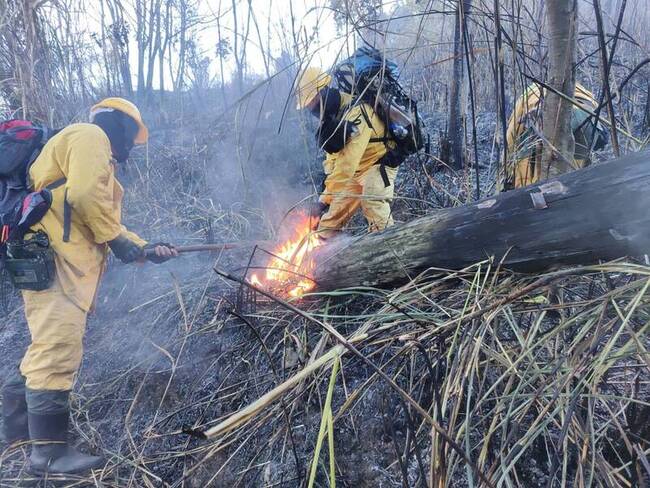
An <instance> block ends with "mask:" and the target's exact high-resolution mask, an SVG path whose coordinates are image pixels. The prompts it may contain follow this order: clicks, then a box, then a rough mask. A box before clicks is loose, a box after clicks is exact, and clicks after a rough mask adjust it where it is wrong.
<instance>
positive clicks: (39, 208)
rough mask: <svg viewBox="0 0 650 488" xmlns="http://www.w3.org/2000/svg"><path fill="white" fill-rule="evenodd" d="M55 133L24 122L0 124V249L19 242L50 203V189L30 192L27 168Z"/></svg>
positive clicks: (15, 121)
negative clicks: (16, 240)
mask: <svg viewBox="0 0 650 488" xmlns="http://www.w3.org/2000/svg"><path fill="white" fill-rule="evenodd" d="M56 132H58V131H54V130H51V129H48V128H47V127H43V126H39V125H36V124H34V123H32V122H29V121H27V120H18V119H13V120H6V121H2V122H0V247H4V246H2V245H3V244H4V243H6V242H7V241H8V240H10V239H22V236H23V234H24V232H25V231H26V230H27V229H28V228H29V226H31V225H34V224H35V223H36V222H38V221H39V220H40V219H41V218H42V217H43V215H45V212H47V210H48V209H49V207H50V205H51V204H52V196H51V194H50V190H51V189H52V188H48V189H45V190H42V191H40V192H36V193H34V192H32V190H31V188H30V183H29V169H30V167H31V166H32V164H33V163H34V161H35V160H36V158H37V157H38V155H39V153H40V152H41V149H42V148H43V146H44V145H45V143H46V142H47V141H48V140H49V139H50V138H51V137H52V136H53V135H54V134H56ZM56 183H58V182H55V184H54V186H58V185H56ZM63 183H64V182H63ZM50 186H51V187H52V186H53V185H50Z"/></svg>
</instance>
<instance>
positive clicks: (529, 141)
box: [500, 83, 597, 189]
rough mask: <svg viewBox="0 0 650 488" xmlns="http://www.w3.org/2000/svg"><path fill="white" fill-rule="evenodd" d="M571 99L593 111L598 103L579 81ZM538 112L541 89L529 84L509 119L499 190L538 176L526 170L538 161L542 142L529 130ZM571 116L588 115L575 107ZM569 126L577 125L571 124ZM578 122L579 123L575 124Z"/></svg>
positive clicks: (575, 117)
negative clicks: (505, 163)
mask: <svg viewBox="0 0 650 488" xmlns="http://www.w3.org/2000/svg"><path fill="white" fill-rule="evenodd" d="M574 98H575V100H576V101H577V102H578V103H580V104H581V105H582V106H584V107H585V108H587V109H589V110H594V109H595V108H596V106H597V104H596V100H595V99H594V96H593V94H592V93H591V92H590V91H589V90H587V89H586V88H585V87H584V86H582V85H581V84H580V83H576V88H575V94H574ZM539 112H540V88H539V86H538V85H536V84H532V85H530V86H529V87H528V88H526V90H525V91H524V93H523V94H522V95H521V96H520V97H519V98H518V99H517V102H516V103H515V108H514V110H513V111H512V115H511V116H510V120H509V121H508V129H507V131H506V145H507V148H508V162H507V165H506V167H505V168H503V172H502V175H501V178H500V179H501V184H500V186H501V187H502V188H500V189H509V188H512V187H513V186H514V187H519V186H526V185H528V184H531V183H535V182H536V181H537V180H538V179H539V177H540V175H539V174H538V173H539V171H530V170H529V169H527V167H528V165H529V164H533V165H535V164H537V165H539V164H541V152H542V142H541V140H540V139H539V137H538V136H537V134H535V132H534V131H532V130H530V128H531V127H532V126H533V125H536V124H537V121H538V120H540V119H541V115H542V114H541V113H539ZM572 117H573V119H574V120H575V119H584V118H585V117H588V114H586V113H585V112H583V111H581V110H580V109H578V108H577V107H574V109H573V115H572ZM576 122H577V121H576ZM572 125H576V124H573V123H572ZM577 125H580V124H579V123H578V124H577ZM577 156H578V155H577ZM579 156H580V159H584V156H582V155H579ZM531 158H532V159H531ZM577 163H578V167H581V166H582V165H583V164H586V162H584V161H579V162H578V161H577ZM522 168H523V169H522Z"/></svg>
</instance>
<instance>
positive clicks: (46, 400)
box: [27, 389, 105, 475]
mask: <svg viewBox="0 0 650 488" xmlns="http://www.w3.org/2000/svg"><path fill="white" fill-rule="evenodd" d="M68 396H69V392H61V391H46V390H29V389H28V390H27V405H28V413H27V415H28V421H29V437H30V439H31V441H32V442H33V444H32V453H31V456H30V457H29V463H28V465H27V471H28V472H30V473H32V474H35V475H42V474H45V473H49V474H80V473H84V472H87V471H90V470H91V469H99V468H102V467H103V466H104V464H105V461H104V459H103V458H101V457H99V456H89V455H87V454H83V453H81V452H79V451H77V450H76V449H74V448H72V447H70V446H69V444H68V424H69V419H70V411H69V407H68Z"/></svg>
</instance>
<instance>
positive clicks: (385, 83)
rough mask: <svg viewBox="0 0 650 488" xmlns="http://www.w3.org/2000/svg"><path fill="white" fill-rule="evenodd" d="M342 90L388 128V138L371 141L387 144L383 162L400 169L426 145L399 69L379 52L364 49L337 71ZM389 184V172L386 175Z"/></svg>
mask: <svg viewBox="0 0 650 488" xmlns="http://www.w3.org/2000/svg"><path fill="white" fill-rule="evenodd" d="M334 77H335V78H336V81H337V85H338V88H339V89H340V90H341V91H343V92H346V93H350V94H351V95H352V96H353V99H354V100H355V102H354V103H359V102H365V103H367V104H368V105H370V106H372V107H373V108H374V109H375V111H376V113H377V115H379V117H380V118H381V119H382V121H383V122H384V124H385V126H386V135H385V136H384V137H382V138H373V139H371V140H370V141H371V142H383V143H384V144H386V148H387V151H388V152H387V153H386V155H385V156H384V157H383V158H382V159H381V161H380V162H379V163H380V164H381V165H382V169H383V166H389V167H393V168H395V167H397V166H399V165H400V164H401V163H402V162H404V160H405V159H406V158H407V157H408V156H410V155H411V154H415V153H417V152H418V151H420V150H421V149H422V148H423V147H424V146H425V141H424V136H423V130H422V129H423V125H424V124H423V122H422V120H421V119H420V116H419V115H418V109H417V103H416V102H415V100H413V99H412V98H411V97H409V96H408V95H407V94H406V92H405V91H404V89H403V88H402V86H401V85H400V84H399V82H398V79H399V68H398V67H397V65H396V64H395V63H394V62H392V61H390V60H387V59H386V58H385V57H384V55H383V54H382V53H381V52H380V51H378V50H377V49H374V48H371V47H362V48H359V49H357V50H356V51H355V52H354V54H353V55H352V56H351V57H349V58H348V59H346V60H344V61H342V62H341V63H339V64H338V65H337V66H336V68H335V69H334ZM382 177H384V183H385V184H387V178H386V176H385V171H383V172H382Z"/></svg>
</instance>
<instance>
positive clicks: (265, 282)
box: [250, 213, 323, 298]
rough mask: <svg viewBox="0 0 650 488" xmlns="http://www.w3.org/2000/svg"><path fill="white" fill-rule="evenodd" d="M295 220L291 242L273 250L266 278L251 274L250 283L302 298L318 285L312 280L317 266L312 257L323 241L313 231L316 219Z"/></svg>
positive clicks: (267, 266)
mask: <svg viewBox="0 0 650 488" xmlns="http://www.w3.org/2000/svg"><path fill="white" fill-rule="evenodd" d="M294 220H295V222H293V226H292V227H293V229H292V232H291V236H290V237H289V239H287V240H285V241H284V242H283V243H282V244H280V245H278V247H277V248H276V249H274V250H273V251H271V252H272V254H273V256H271V259H270V260H269V261H268V262H267V263H266V271H265V273H264V275H263V276H262V277H260V276H258V275H257V274H253V275H251V277H250V283H251V284H253V285H255V286H258V287H260V288H266V289H268V288H274V289H275V288H282V289H285V290H287V291H286V293H287V294H288V295H289V296H291V297H294V298H300V297H301V296H303V295H304V294H305V293H308V292H309V291H311V290H312V289H313V288H314V286H316V284H315V283H314V281H313V280H311V279H310V276H311V272H312V271H313V269H314V266H315V263H314V261H313V260H311V259H309V257H308V256H309V254H310V253H311V252H312V251H313V250H314V249H316V248H317V247H319V246H321V245H322V244H323V242H322V241H321V240H320V239H319V238H318V236H317V235H316V234H315V233H314V232H313V231H312V227H313V224H314V219H313V217H310V216H309V215H307V214H306V213H300V214H298V216H297V217H295V218H294Z"/></svg>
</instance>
